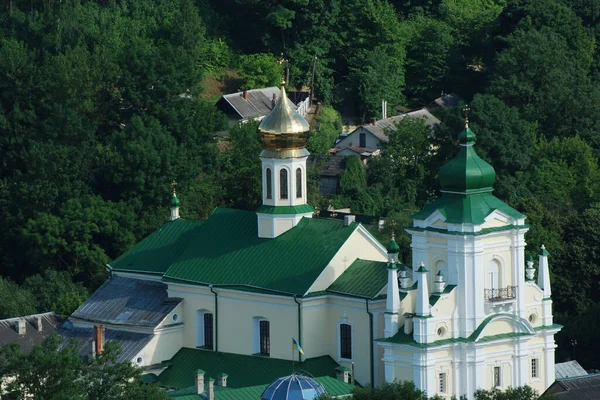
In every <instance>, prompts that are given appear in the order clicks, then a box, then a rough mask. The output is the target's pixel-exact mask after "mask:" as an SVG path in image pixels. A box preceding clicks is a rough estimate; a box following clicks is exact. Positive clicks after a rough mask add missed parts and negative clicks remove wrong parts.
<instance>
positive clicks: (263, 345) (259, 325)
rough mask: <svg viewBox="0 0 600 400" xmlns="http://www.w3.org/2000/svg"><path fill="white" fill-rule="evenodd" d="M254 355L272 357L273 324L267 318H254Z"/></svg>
mask: <svg viewBox="0 0 600 400" xmlns="http://www.w3.org/2000/svg"><path fill="white" fill-rule="evenodd" d="M252 353H253V354H259V355H262V356H270V355H271V324H270V322H269V320H267V319H266V318H263V317H254V318H252Z"/></svg>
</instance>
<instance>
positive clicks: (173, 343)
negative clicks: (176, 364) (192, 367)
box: [133, 325, 184, 366]
mask: <svg viewBox="0 0 600 400" xmlns="http://www.w3.org/2000/svg"><path fill="white" fill-rule="evenodd" d="M183 331H184V327H183V326H181V325H179V326H174V327H167V328H163V329H162V330H161V331H158V332H155V334H154V336H153V337H152V339H151V340H150V342H149V343H148V344H147V345H146V347H144V349H143V350H142V351H141V352H140V354H138V355H136V357H134V359H133V361H134V362H136V361H137V358H138V356H141V357H142V360H143V364H140V365H143V366H147V365H152V364H158V363H161V362H163V361H166V360H170V359H171V358H172V357H173V356H174V355H175V353H177V352H178V351H179V349H181V347H183Z"/></svg>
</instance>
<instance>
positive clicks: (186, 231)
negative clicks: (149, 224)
mask: <svg viewBox="0 0 600 400" xmlns="http://www.w3.org/2000/svg"><path fill="white" fill-rule="evenodd" d="M202 225H204V221H200V220H186V219H176V220H174V221H169V222H167V223H166V224H164V225H163V226H162V227H160V228H159V229H158V230H156V231H154V232H153V233H152V234H150V236H148V237H146V238H145V239H143V240H142V241H141V242H139V243H138V244H137V245H135V246H134V247H132V248H131V249H129V250H128V251H126V252H125V253H123V254H122V255H121V256H120V257H119V258H117V259H116V260H114V261H113V262H112V263H111V264H110V266H111V268H113V270H115V271H131V272H145V273H153V274H163V273H165V272H166V271H167V269H168V268H169V266H170V265H171V264H172V263H173V261H174V260H175V259H176V258H177V257H178V256H179V255H180V254H181V252H182V251H183V250H184V249H185V248H186V247H187V245H188V244H189V243H190V240H191V239H192V237H194V236H195V235H196V234H197V232H198V231H199V230H200V228H201V227H202Z"/></svg>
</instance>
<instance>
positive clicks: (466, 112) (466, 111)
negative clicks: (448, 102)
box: [462, 105, 471, 128]
mask: <svg viewBox="0 0 600 400" xmlns="http://www.w3.org/2000/svg"><path fill="white" fill-rule="evenodd" d="M462 112H463V115H464V116H465V128H468V127H469V113H470V112H471V107H469V106H468V105H466V106H464V107H463V109H462Z"/></svg>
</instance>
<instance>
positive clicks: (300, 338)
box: [294, 295, 302, 362]
mask: <svg viewBox="0 0 600 400" xmlns="http://www.w3.org/2000/svg"><path fill="white" fill-rule="evenodd" d="M294 301H295V302H296V304H298V343H300V345H301V346H302V319H301V318H300V315H301V308H300V302H299V301H298V299H297V298H296V295H294ZM298 362H302V354H300V352H298Z"/></svg>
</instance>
